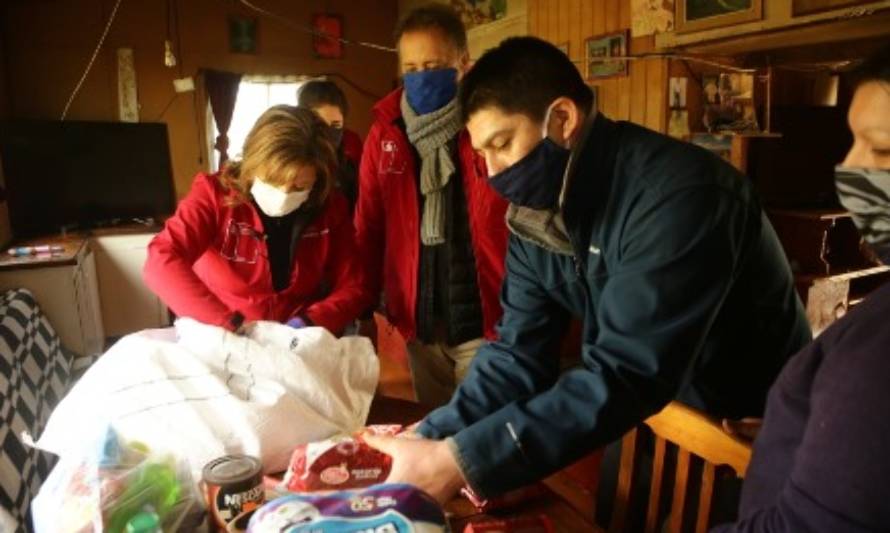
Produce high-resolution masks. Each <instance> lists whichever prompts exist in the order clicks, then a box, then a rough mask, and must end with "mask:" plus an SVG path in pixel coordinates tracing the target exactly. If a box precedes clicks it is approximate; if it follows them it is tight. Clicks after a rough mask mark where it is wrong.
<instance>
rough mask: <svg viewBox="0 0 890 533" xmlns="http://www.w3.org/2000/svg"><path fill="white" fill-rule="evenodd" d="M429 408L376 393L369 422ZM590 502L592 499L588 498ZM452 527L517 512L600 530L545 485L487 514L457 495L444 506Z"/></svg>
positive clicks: (405, 417) (563, 526)
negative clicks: (533, 494)
mask: <svg viewBox="0 0 890 533" xmlns="http://www.w3.org/2000/svg"><path fill="white" fill-rule="evenodd" d="M429 411H430V409H429V408H428V407H426V406H423V405H421V404H418V403H415V402H410V401H407V400H402V399H398V398H389V397H386V396H376V397H375V398H374V401H373V402H372V403H371V411H370V413H369V415H368V424H404V425H408V424H412V423H414V422H416V421H418V420H420V419H421V418H423V417H424V416H426V414H427V413H429ZM591 504H592V502H591ZM445 511H446V514H447V515H448V519H449V523H450V524H451V529H452V531H454V532H455V533H461V532H462V531H463V528H464V526H466V525H467V524H468V523H470V522H479V521H484V520H496V519H499V518H500V519H503V518H515V517H520V516H529V515H538V514H544V515H547V517H548V518H549V519H550V521H551V522H552V523H553V526H554V528H555V530H556V531H558V532H566V533H574V532H585V531H591V532H600V531H602V530H601V529H600V528H598V527H597V526H596V525H595V524H594V522H593V517H592V512H593V509H592V505H591V514H589V515H587V516H585V515H584V514H582V513H580V512H579V511H578V510H576V509H575V507H573V506H572V505H569V503H567V501H566V500H565V499H563V498H562V497H560V496H558V495H557V494H556V493H554V492H552V491H550V490H549V489H548V492H547V494H545V495H544V496H542V497H540V498H537V499H535V500H533V501H528V502H524V503H522V504H520V505H518V506H517V507H516V508H511V509H499V510H497V511H492V512H490V513H488V514H483V513H480V512H479V511H478V510H476V508H475V507H474V506H473V504H471V503H470V502H469V501H468V500H467V499H466V498H464V497H462V496H458V497H456V498H455V499H453V500H452V501H450V502H449V503H448V504H447V505H446V506H445Z"/></svg>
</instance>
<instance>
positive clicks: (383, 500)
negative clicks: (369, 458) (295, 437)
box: [247, 484, 450, 533]
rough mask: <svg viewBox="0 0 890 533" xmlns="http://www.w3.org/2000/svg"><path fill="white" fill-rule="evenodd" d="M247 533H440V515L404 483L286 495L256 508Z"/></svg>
mask: <svg viewBox="0 0 890 533" xmlns="http://www.w3.org/2000/svg"><path fill="white" fill-rule="evenodd" d="M247 531H248V533H309V532H312V533H359V532H362V533H364V532H368V531H370V532H374V533H412V532H413V533H444V532H447V531H450V530H449V528H448V522H447V521H446V520H445V513H444V512H443V511H442V508H441V507H440V506H439V504H438V503H436V501H435V500H434V499H433V498H432V497H431V496H430V495H429V494H427V493H425V492H423V491H421V490H420V489H418V488H416V487H414V486H412V485H405V484H383V485H374V486H372V487H368V488H366V489H361V490H347V491H340V492H329V493H326V494H319V493H315V494H289V495H287V496H283V497H281V498H278V499H275V500H272V501H271V502H268V503H267V504H265V505H263V506H262V507H260V508H259V509H258V510H257V511H256V513H254V515H253V517H252V518H251V519H250V524H249V525H248V528H247Z"/></svg>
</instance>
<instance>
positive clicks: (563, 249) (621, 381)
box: [369, 37, 811, 501]
mask: <svg viewBox="0 0 890 533" xmlns="http://www.w3.org/2000/svg"><path fill="white" fill-rule="evenodd" d="M459 101H460V104H461V108H462V112H463V115H464V118H465V120H466V121H467V129H468V130H469V132H470V134H471V136H472V142H473V145H474V147H475V148H476V149H477V150H478V151H479V152H480V153H481V154H483V155H484V156H485V159H486V164H487V168H488V172H489V184H490V185H491V186H492V187H493V188H494V189H495V190H496V191H498V192H499V193H500V194H501V195H502V196H503V197H505V198H506V199H507V200H509V201H510V204H511V205H510V207H509V209H508V212H507V224H508V227H509V228H510V231H511V234H512V235H511V237H510V242H509V246H508V251H507V259H506V269H507V274H506V278H505V281H504V285H503V288H502V291H501V302H502V304H503V308H504V316H503V318H502V319H501V321H500V323H499V325H498V328H497V333H498V338H497V340H495V341H493V342H491V343H489V344H487V345H485V346H484V347H483V348H482V349H481V350H480V352H479V355H478V357H477V359H476V360H475V361H474V362H473V365H472V367H471V369H470V371H469V373H468V375H467V377H466V380H465V381H464V382H463V383H462V384H461V386H460V387H459V388H458V390H457V391H456V393H455V395H454V396H453V397H452V399H451V401H450V402H449V403H448V404H447V405H445V406H444V407H442V408H440V409H437V410H436V411H433V412H432V413H431V414H430V415H429V416H428V417H427V418H426V419H425V420H423V422H422V423H421V424H420V426H419V427H418V428H417V433H419V434H420V435H421V436H422V437H425V439H420V440H416V441H410V442H405V441H393V440H386V439H371V440H370V441H369V442H372V443H373V444H374V445H377V446H379V447H380V448H382V449H385V450H386V451H388V452H389V453H390V454H391V455H393V457H394V462H393V471H392V477H391V480H393V481H407V482H409V483H414V484H416V485H419V486H420V487H422V488H424V489H425V490H427V491H428V492H430V493H431V494H432V495H433V496H435V497H436V498H438V499H440V500H443V501H444V500H447V499H448V498H449V497H450V496H451V495H452V494H453V493H454V491H455V490H456V489H457V488H458V487H459V486H460V485H461V484H462V483H467V484H469V485H470V486H471V488H472V489H473V490H475V491H476V492H477V493H478V494H479V495H480V496H482V497H489V496H492V495H495V494H498V493H502V492H504V491H507V490H510V489H513V488H516V487H519V486H521V485H525V484H528V483H530V482H532V481H535V480H538V479H541V478H543V477H545V476H547V475H548V474H550V473H552V472H554V471H555V470H557V469H559V468H561V467H564V466H566V465H568V464H570V463H572V462H574V461H576V460H577V459H579V458H580V457H582V456H584V455H586V454H587V453H589V452H590V451H592V450H594V449H596V448H598V447H601V446H603V445H606V444H608V443H610V442H612V441H615V440H616V439H618V438H620V437H621V435H623V434H624V433H625V432H626V431H628V430H629V429H631V428H632V427H634V426H635V425H637V424H639V423H640V422H641V421H642V420H644V419H645V418H646V417H648V416H649V415H651V414H654V413H656V412H658V411H659V410H660V409H662V408H663V407H664V406H665V405H666V404H667V403H668V402H670V401H671V400H674V399H678V400H680V401H683V402H685V403H687V404H689V405H692V406H694V407H698V408H700V409H703V410H705V411H707V412H709V413H712V414H714V415H716V416H735V417H739V416H744V415H752V414H753V415H757V414H758V413H762V412H763V409H764V404H765V400H766V393H767V390H768V388H769V387H770V385H771V384H772V383H773V380H774V379H775V377H776V376H777V375H778V373H779V370H780V369H781V368H782V366H783V365H784V363H785V361H786V360H787V359H788V357H789V356H790V355H791V354H793V353H794V352H796V351H797V350H799V349H800V348H801V347H802V346H804V345H805V344H806V343H807V342H809V341H810V338H811V336H810V330H809V326H808V324H807V322H806V318H805V316H804V313H803V309H802V306H801V304H800V301H799V299H798V297H797V295H796V293H795V290H794V285H793V280H792V276H791V271H790V268H789V266H788V264H787V262H786V260H785V256H784V254H783V251H782V248H781V246H780V244H779V242H778V239H777V238H776V235H775V233H774V231H773V229H772V227H771V226H770V224H769V222H768V221H767V219H766V218H765V216H764V213H763V210H762V208H761V206H760V203H759V201H758V199H757V197H756V195H755V193H754V190H753V188H752V186H751V184H750V183H749V182H748V180H747V179H746V178H745V177H744V176H742V175H740V174H739V173H738V172H737V171H736V170H735V169H733V167H731V166H730V165H729V164H727V163H726V162H725V161H723V160H722V159H720V158H719V157H717V156H715V155H713V154H711V153H710V152H707V151H706V150H703V149H701V148H699V147H696V146H693V145H691V144H687V143H683V142H680V141H677V140H674V139H671V138H669V137H666V136H664V135H661V134H658V133H655V132H652V131H649V130H647V129H644V128H642V127H639V126H636V125H634V124H631V123H628V122H615V121H612V120H609V119H608V118H607V117H605V116H603V115H602V114H600V113H597V112H596V111H594V110H593V109H592V106H591V103H592V94H591V91H590V88H589V87H587V86H586V85H585V84H584V81H583V79H582V78H581V76H580V74H579V73H578V71H577V69H576V68H575V67H574V65H572V63H571V62H570V61H569V60H568V58H567V57H566V56H565V54H563V53H562V52H560V51H559V50H558V49H557V48H556V47H554V46H553V45H551V44H549V43H546V42H545V41H541V40H539V39H535V38H531V37H521V38H511V39H507V40H505V41H504V42H502V43H501V44H500V45H499V46H498V47H496V48H494V49H492V50H489V51H488V52H486V53H485V54H484V55H483V56H482V57H481V58H480V59H479V61H478V62H477V63H476V64H475V66H474V67H473V68H472V69H471V70H470V72H468V73H467V75H466V76H465V77H464V79H463V81H462V82H461V87H460V90H459ZM573 317H574V318H576V319H579V320H581V321H582V339H581V340H582V345H581V354H580V365H579V366H577V367H576V368H572V369H569V370H567V371H565V372H560V368H559V357H558V355H557V354H558V344H559V342H560V340H561V339H562V337H563V335H564V334H565V331H566V328H567V326H568V324H569V321H570V319H571V318H573ZM758 416H759V415H758Z"/></svg>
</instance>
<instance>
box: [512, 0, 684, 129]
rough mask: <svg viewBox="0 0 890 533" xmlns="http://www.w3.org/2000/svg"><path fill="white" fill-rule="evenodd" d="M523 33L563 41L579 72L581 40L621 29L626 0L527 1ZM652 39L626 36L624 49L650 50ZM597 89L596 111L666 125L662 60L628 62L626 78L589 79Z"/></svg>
mask: <svg viewBox="0 0 890 533" xmlns="http://www.w3.org/2000/svg"><path fill="white" fill-rule="evenodd" d="M528 9H529V33H530V34H531V35H534V36H536V37H540V38H542V39H546V40H547V41H550V42H552V43H554V44H561V43H565V42H568V43H569V56H570V57H571V59H572V61H573V62H575V64H576V65H577V66H578V68H579V70H580V71H581V74H582V75H584V41H585V40H586V39H587V38H588V37H595V36H600V35H604V34H608V33H614V32H617V31H627V32H628V38H629V37H630V32H629V29H630V0H529V6H528ZM654 43H655V40H654V37H651V36H649V37H639V38H634V39H630V41H629V48H630V50H629V53H630V54H641V53H646V52H651V51H652V50H653V48H654ZM590 84H591V85H595V86H598V87H599V95H598V97H599V110H600V111H602V112H603V113H605V114H606V115H607V116H609V117H610V118H613V119H622V120H631V121H633V122H636V123H637V124H641V125H644V126H646V127H648V128H651V129H653V130H656V131H661V132H664V131H665V130H666V124H667V114H668V113H667V85H668V61H667V60H665V59H645V60H636V61H631V62H630V72H629V75H627V76H622V77H615V78H609V79H605V80H596V81H591V82H590Z"/></svg>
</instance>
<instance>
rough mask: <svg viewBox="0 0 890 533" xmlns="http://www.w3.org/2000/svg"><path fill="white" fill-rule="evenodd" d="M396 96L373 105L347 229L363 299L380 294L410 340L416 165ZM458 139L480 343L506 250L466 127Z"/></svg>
mask: <svg viewBox="0 0 890 533" xmlns="http://www.w3.org/2000/svg"><path fill="white" fill-rule="evenodd" d="M401 97H402V90H401V89H397V90H395V91H394V92H392V93H390V94H389V95H387V96H386V97H384V98H383V99H382V100H381V101H379V102H378V103H377V105H375V106H374V115H375V122H374V124H373V125H372V126H371V130H370V131H369V132H368V136H367V138H366V139H365V149H364V153H363V154H362V164H361V167H360V168H359V194H358V205H357V206H356V210H355V229H356V243H357V245H358V251H359V257H361V260H362V261H363V264H364V267H365V271H364V274H365V275H364V288H365V290H366V291H367V296H366V297H368V298H369V300H370V301H373V299H374V298H375V297H376V295H379V294H380V291H381V289H382V291H383V294H384V307H385V311H386V314H387V317H388V318H389V320H390V322H391V323H392V324H393V325H394V326H395V327H396V328H398V330H399V332H400V333H401V334H402V336H403V337H405V339H407V340H411V339H413V338H414V337H415V334H416V323H415V317H416V316H417V315H416V312H415V310H416V305H417V282H418V280H417V276H418V271H419V264H420V212H419V206H420V201H419V191H418V187H417V180H418V178H417V174H418V172H419V165H420V161H419V160H417V159H416V156H415V153H416V152H415V151H414V147H413V146H412V145H411V144H410V142H409V141H408V137H407V135H406V134H405V131H404V129H403V127H404V126H403V125H402V124H401V116H402V112H401V109H400V108H399V101H400V98H401ZM458 135H459V137H458V152H459V156H460V174H461V177H462V178H463V189H464V194H465V196H466V199H467V212H468V215H469V219H470V220H469V226H470V235H471V238H472V241H473V242H472V244H473V253H474V255H475V259H476V272H477V283H478V286H479V292H480V296H481V298H480V299H481V302H482V319H483V328H484V332H485V336H486V337H487V338H494V337H495V334H494V326H495V324H496V323H497V321H498V319H500V317H501V314H502V310H501V304H500V299H499V294H500V290H501V282H502V281H503V279H504V256H505V255H506V250H507V227H506V223H505V222H504V215H505V213H506V210H507V202H505V201H504V200H503V199H502V198H501V197H500V196H498V195H497V194H496V193H495V192H494V190H493V189H492V188H491V187H489V185H488V182H487V173H486V172H485V169H484V165H485V164H484V162H483V161H482V160H481V158H479V157H478V156H477V155H476V153H475V152H474V150H473V147H472V145H471V144H470V137H469V135H468V134H467V132H466V130H461V132H460V133H459V134H458Z"/></svg>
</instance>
